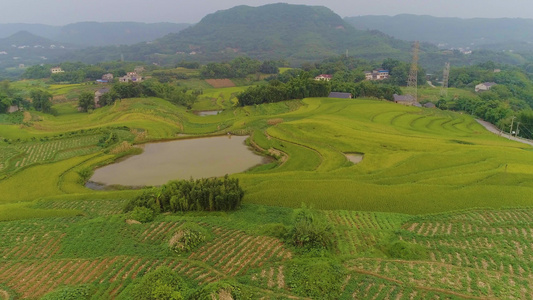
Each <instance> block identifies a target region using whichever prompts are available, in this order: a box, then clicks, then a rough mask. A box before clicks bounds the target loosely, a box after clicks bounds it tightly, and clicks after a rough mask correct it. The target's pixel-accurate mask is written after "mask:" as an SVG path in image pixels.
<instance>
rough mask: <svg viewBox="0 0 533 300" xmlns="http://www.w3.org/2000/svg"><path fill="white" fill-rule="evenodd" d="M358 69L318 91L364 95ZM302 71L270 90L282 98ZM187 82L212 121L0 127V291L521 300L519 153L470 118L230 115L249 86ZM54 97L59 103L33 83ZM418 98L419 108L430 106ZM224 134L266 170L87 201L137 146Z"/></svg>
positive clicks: (143, 105) (363, 108)
mask: <svg viewBox="0 0 533 300" xmlns="http://www.w3.org/2000/svg"><path fill="white" fill-rule="evenodd" d="M359 63H361V64H359ZM388 63H390V64H393V63H394V62H393V61H389V62H388ZM362 65H363V62H354V61H352V60H349V59H338V60H331V61H330V62H324V64H323V65H322V66H315V68H311V69H310V72H322V71H323V70H326V69H327V68H340V69H342V70H343V72H345V73H344V75H342V74H336V75H335V76H340V75H342V76H340V78H339V79H335V78H334V79H332V82H330V83H328V84H330V85H335V84H340V83H343V82H344V83H348V82H351V81H353V83H354V84H358V85H367V83H365V82H355V81H356V80H357V77H354V76H355V75H356V73H357V71H355V70H357V69H358V68H362V67H361V66H362ZM371 67H373V65H371ZM377 67H379V65H378V66H377ZM323 68H324V69H323ZM402 68H403V67H402ZM400 69H401V68H400ZM195 72H198V70H195ZM300 72H301V71H300V70H295V69H292V70H289V71H286V72H285V73H284V75H280V77H278V80H279V82H286V83H284V84H286V85H290V83H289V82H291V78H293V77H294V75H295V74H296V75H298V73H300ZM309 74H311V73H309ZM282 76H286V77H282ZM311 76H312V75H311ZM398 76H399V77H398V78H401V76H400V75H398ZM296 77H297V76H296ZM303 77H305V76H302V78H300V80H308V78H303ZM346 78H348V79H346ZM285 79H286V80H287V81H283V80H285ZM174 80H176V82H170V83H168V86H173V87H174V88H176V89H180V90H181V89H183V90H186V89H187V86H186V85H185V84H186V83H185V82H189V81H190V82H192V80H193V79H185V80H183V79H176V78H173V79H172V81H174ZM194 80H195V81H194V82H193V84H194V85H195V86H197V87H200V86H202V92H203V93H201V94H198V95H196V96H197V99H198V100H197V101H195V102H194V103H192V106H191V109H192V110H220V111H221V112H220V113H218V114H217V115H211V116H205V117H202V116H198V115H195V114H193V113H192V111H190V110H188V109H187V108H186V107H184V106H181V105H174V103H170V102H169V101H167V100H165V99H162V98H156V97H155V96H161V95H162V94H157V95H154V97H139V98H127V97H121V98H122V99H120V100H117V101H115V102H114V103H112V104H111V105H106V106H104V107H101V108H99V109H96V110H94V111H92V112H91V113H79V112H78V111H77V106H78V105H77V104H78V103H77V102H78V101H77V100H66V101H64V102H63V101H61V102H59V101H57V102H56V101H53V102H52V104H53V105H52V106H51V109H52V110H53V111H55V112H56V114H55V115H50V114H46V113H43V112H39V111H35V110H31V109H30V110H29V111H28V110H27V111H24V112H23V113H19V114H16V115H13V116H11V115H10V116H7V115H6V117H2V118H1V119H0V122H2V124H3V125H2V126H0V137H1V138H0V190H1V191H2V193H0V232H2V234H1V238H0V293H2V291H5V292H6V293H8V295H10V296H16V297H19V298H23V299H24V298H32V299H35V298H39V297H42V296H44V295H47V296H46V297H48V298H46V299H55V298H57V297H60V298H61V297H63V298H68V297H71V296H72V295H81V296H80V297H82V296H85V295H87V294H89V296H90V297H91V298H93V299H107V298H114V299H132V298H135V299H141V298H146V299H151V298H162V297H166V298H177V299H180V298H183V299H213V298H215V299H216V298H219V299H220V298H222V299H224V298H225V297H228V296H231V297H233V298H234V299H256V298H260V297H264V298H266V299H287V298H305V297H307V298H325V299H327V298H330V299H352V298H354V297H355V298H363V299H365V298H375V299H385V298H389V299H410V298H415V299H426V298H454V297H457V298H472V297H481V298H483V297H485V298H490V297H492V298H509V297H514V298H524V297H527V295H529V294H530V293H531V284H530V280H529V278H530V276H531V273H532V271H531V270H533V266H532V265H531V262H530V261H531V260H530V258H531V257H530V256H528V254H527V253H528V252H527V249H529V248H528V247H530V245H531V243H533V241H532V240H531V236H532V235H531V232H530V231H531V230H530V229H529V228H530V227H531V226H530V223H531V222H533V218H532V216H533V213H532V210H531V209H530V207H531V206H533V201H532V200H531V197H530V194H531V189H532V188H533V172H531V170H532V169H533V167H532V165H533V158H532V157H531V155H530V154H531V149H530V146H528V145H525V144H520V143H516V142H512V141H509V140H507V139H503V138H501V137H498V136H497V135H494V134H491V133H488V132H487V131H485V130H484V129H483V128H482V127H481V125H479V124H478V123H477V122H476V121H475V120H474V119H473V118H472V117H470V116H469V115H467V114H460V113H454V112H451V111H445V110H440V109H424V108H416V107H406V106H401V105H397V104H394V103H390V102H389V101H382V100H377V99H365V98H358V99H332V98H304V99H301V100H291V101H279V102H275V103H266V104H257V105H251V106H240V105H238V102H237V95H238V94H239V93H242V92H244V91H245V90H246V88H247V87H245V86H239V87H231V88H221V89H214V88H207V87H206V86H204V85H203V83H201V82H200V81H199V80H197V79H194ZM269 80H270V79H269ZM295 80H298V79H295ZM245 81H246V80H245V79H242V81H241V82H240V83H239V84H245ZM39 82H40V81H39ZM237 82H238V81H237ZM272 82H275V80H273V79H272V80H270V83H269V85H271V84H272ZM154 83H155V84H154ZM178 83H179V84H183V86H179V85H176V84H178ZM25 84H29V83H25ZM36 84H37V82H36ZM143 84H145V86H142V84H140V85H136V86H133V85H131V86H130V85H124V86H125V87H126V89H129V88H132V89H133V90H135V89H137V88H138V86H142V88H143V92H142V93H141V94H145V95H147V93H148V92H149V91H150V89H152V91H154V90H155V91H159V92H161V93H164V92H165V90H164V89H163V90H161V89H159V88H160V87H163V86H166V84H165V85H163V84H161V85H160V84H159V83H157V82H155V81H145V82H143ZM389 84H391V83H390V82H389ZM392 84H395V83H392ZM17 85H23V83H16V84H13V86H15V87H16V86H17ZM502 85H503V84H502ZM36 86H37V85H36ZM375 86H376V87H385V86H386V84H381V83H379V84H375ZM391 86H392V85H391ZM71 87H72V89H71ZM52 88H53V89H55V90H61V89H60V88H58V87H55V86H49V85H46V84H44V85H43V86H40V89H42V90H43V91H48V92H50V91H51V89H52ZM76 89H78V87H77V86H71V85H68V86H65V88H64V89H63V90H62V92H61V93H70V92H72V91H73V90H76ZM420 90H421V94H422V95H421V97H420V98H421V99H426V100H429V99H433V97H438V96H437V94H438V93H436V92H435V91H434V90H433V89H430V88H428V87H424V88H421V89H420ZM453 91H455V92H457V93H458V94H459V95H460V97H461V96H465V97H468V96H472V93H471V92H470V91H467V90H463V89H458V88H454V89H453ZM50 93H51V92H50ZM180 93H181V92H180ZM189 93H191V91H190V89H189V90H188V91H186V92H184V94H189ZM63 95H64V94H63ZM139 95H140V94H139ZM139 95H137V94H135V95H133V96H139ZM148 95H151V94H148ZM57 96H62V94H60V93H59V92H58V94H57ZM303 96H305V94H303V95H301V97H303ZM299 97H300V96H299ZM376 98H381V97H376ZM4 124H5V125H4ZM228 133H231V134H238V135H245V134H246V135H250V138H249V139H248V141H247V142H248V144H249V145H250V146H251V147H253V148H254V149H255V150H256V151H257V152H260V153H263V154H265V155H270V156H272V157H274V158H275V160H274V161H273V162H271V163H269V164H266V165H262V166H258V167H255V168H252V169H250V170H248V171H246V172H244V173H241V174H233V175H231V176H226V177H224V178H219V179H197V180H193V179H191V180H185V181H171V182H169V183H168V184H166V185H164V186H162V187H155V188H152V187H150V188H147V189H144V190H127V189H126V190H109V191H93V190H90V189H88V188H85V187H84V184H85V183H86V182H87V180H88V179H89V178H90V176H91V174H92V171H93V170H94V168H95V167H97V166H101V165H104V164H108V163H110V162H112V161H114V160H116V159H118V158H120V157H123V156H124V155H128V154H131V153H134V152H136V151H139V150H135V149H136V148H134V147H132V146H133V145H135V144H140V143H146V142H150V141H159V140H166V139H176V138H186V137H184V136H183V135H189V136H207V135H227V134H228ZM354 153H359V154H362V155H363V160H362V161H361V162H359V163H357V164H354V163H352V162H351V161H350V160H349V159H348V158H347V155H348V154H354ZM177 155H179V154H177ZM21 187H23V188H21ZM302 203H303V204H304V205H303V206H302ZM511 206H512V207H517V208H513V209H509V208H506V207H511ZM307 207H313V209H309V208H307ZM478 207H486V208H490V209H479V208H478ZM474 208H475V209H474ZM509 253H512V254H509ZM451 283H453V284H451ZM502 284H503V286H502ZM1 295H3V293H2V294H1ZM524 295H526V296H524ZM54 297H55V298H54Z"/></svg>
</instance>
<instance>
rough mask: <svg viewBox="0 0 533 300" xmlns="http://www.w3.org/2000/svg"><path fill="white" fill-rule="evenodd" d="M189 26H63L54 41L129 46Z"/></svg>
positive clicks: (87, 23) (84, 23)
mask: <svg viewBox="0 0 533 300" xmlns="http://www.w3.org/2000/svg"><path fill="white" fill-rule="evenodd" d="M189 26H190V24H176V23H152V24H147V23H136V22H108V23H97V22H83V23H74V24H69V25H65V26H63V27H62V28H61V31H60V33H59V34H58V35H57V37H55V38H54V39H55V40H58V41H62V42H65V43H71V44H77V45H84V46H107V45H131V44H136V43H140V42H149V41H153V40H155V39H158V38H160V37H163V36H165V35H167V34H169V33H176V32H180V31H181V30H183V29H185V28H187V27H189Z"/></svg>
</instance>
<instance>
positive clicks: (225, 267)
mask: <svg viewBox="0 0 533 300" xmlns="http://www.w3.org/2000/svg"><path fill="white" fill-rule="evenodd" d="M212 231H213V233H214V235H215V236H216V237H215V238H214V239H213V240H212V241H210V242H208V243H207V244H205V245H204V246H202V247H201V248H199V249H197V250H196V251H195V252H194V253H192V254H191V255H190V256H189V257H188V259H191V260H197V261H202V262H205V263H207V264H209V265H211V266H213V268H215V269H217V270H220V271H222V272H223V273H225V274H228V275H229V276H236V275H238V274H243V273H245V272H246V271H247V270H248V269H249V268H255V267H261V266H263V265H264V264H265V263H267V262H274V261H284V260H286V259H290V258H291V257H292V253H291V252H290V251H289V250H287V249H286V248H285V247H284V246H283V244H282V243H281V241H279V240H278V239H275V238H271V237H265V236H251V235H248V234H245V233H244V232H243V231H239V230H225V229H221V228H216V227H215V228H213V229H212Z"/></svg>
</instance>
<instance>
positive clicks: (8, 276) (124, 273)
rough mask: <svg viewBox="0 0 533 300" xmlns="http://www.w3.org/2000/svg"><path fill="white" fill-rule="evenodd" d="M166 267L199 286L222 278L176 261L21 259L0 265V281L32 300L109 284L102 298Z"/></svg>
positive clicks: (143, 259) (114, 293)
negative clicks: (80, 287)
mask: <svg viewBox="0 0 533 300" xmlns="http://www.w3.org/2000/svg"><path fill="white" fill-rule="evenodd" d="M160 266H168V267H169V268H171V269H174V270H175V271H177V272H178V273H179V274H181V275H183V276H186V277H189V278H190V279H192V280H195V281H197V282H199V283H206V282H212V281H215V280H217V279H219V278H221V277H223V276H224V275H222V274H219V273H216V272H214V271H212V270H210V269H206V268H205V267H200V266H198V265H195V264H191V263H188V262H187V261H184V260H177V259H164V260H162V259H149V258H139V257H112V258H102V259H96V260H83V259H75V260H50V259H44V260H41V259H39V260H23V261H9V262H8V263H5V264H2V265H1V266H0V282H2V283H4V284H5V285H6V286H8V287H10V288H12V289H13V290H15V291H17V292H18V293H20V295H21V296H22V298H36V297H39V296H42V295H43V294H45V293H47V292H49V291H52V290H54V289H55V288H56V287H57V286H59V285H77V284H83V283H96V284H104V285H106V284H110V285H111V286H112V288H110V289H107V290H106V291H107V292H108V294H107V295H105V296H106V298H108V297H110V296H111V297H113V296H115V295H117V294H119V293H120V292H121V290H122V289H123V288H124V287H125V284H127V283H130V282H131V281H132V280H133V279H135V278H136V277H138V276H142V275H143V274H144V273H146V272H148V271H150V270H153V269H156V268H158V267H160Z"/></svg>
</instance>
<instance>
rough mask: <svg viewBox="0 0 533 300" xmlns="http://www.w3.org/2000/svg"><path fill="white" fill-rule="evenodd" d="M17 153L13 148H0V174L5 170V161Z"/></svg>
mask: <svg viewBox="0 0 533 300" xmlns="http://www.w3.org/2000/svg"><path fill="white" fill-rule="evenodd" d="M18 153H19V152H18V151H17V150H16V149H15V148H13V147H0V172H1V171H2V170H3V169H5V168H7V167H8V165H7V160H8V159H9V158H10V157H13V156H15V155H17V154H18Z"/></svg>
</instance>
